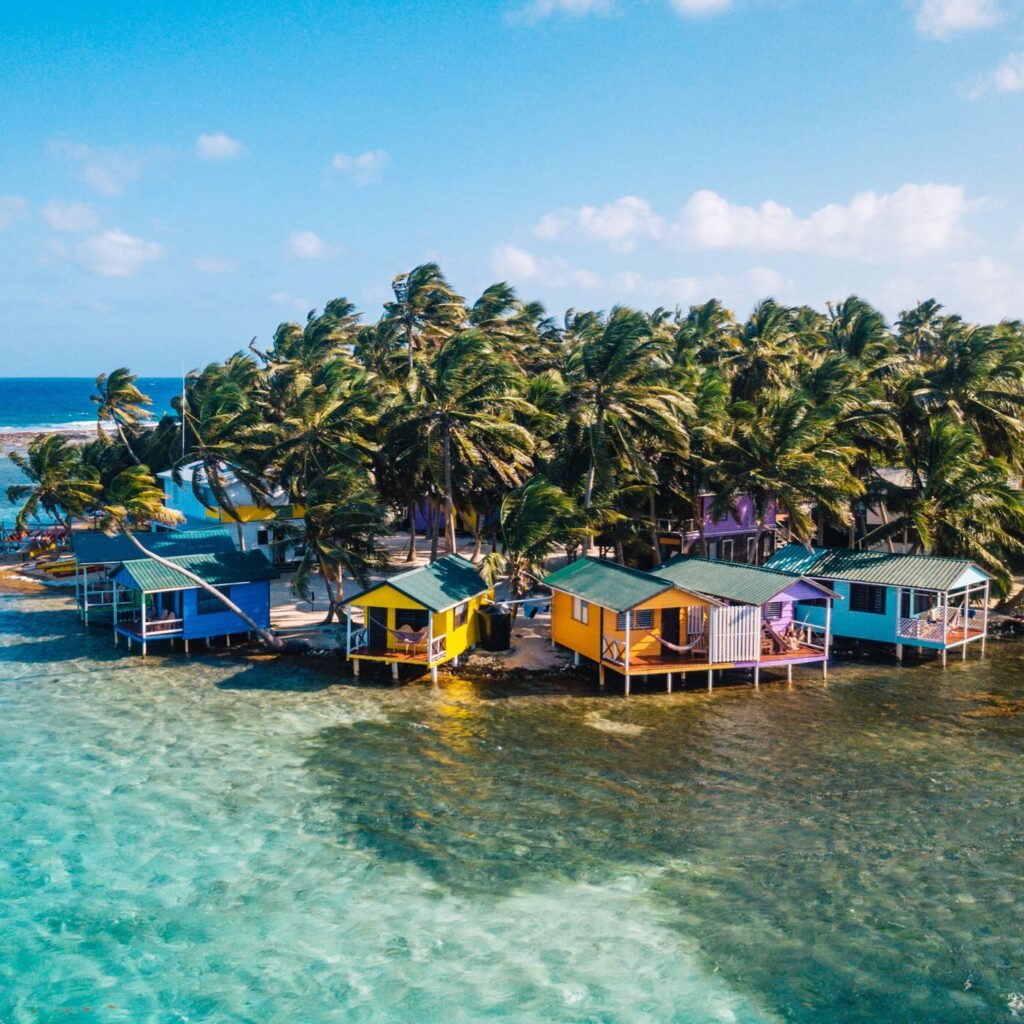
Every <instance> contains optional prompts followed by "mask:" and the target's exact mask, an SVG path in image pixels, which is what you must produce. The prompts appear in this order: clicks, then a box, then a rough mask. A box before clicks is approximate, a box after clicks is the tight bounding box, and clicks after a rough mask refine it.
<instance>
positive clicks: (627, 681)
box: [626, 672, 629, 697]
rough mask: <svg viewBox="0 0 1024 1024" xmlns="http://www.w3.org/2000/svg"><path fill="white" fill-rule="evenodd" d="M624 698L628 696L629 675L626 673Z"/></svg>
mask: <svg viewBox="0 0 1024 1024" xmlns="http://www.w3.org/2000/svg"><path fill="white" fill-rule="evenodd" d="M626 696H627V697H628V696H629V673H628V672H627V673H626Z"/></svg>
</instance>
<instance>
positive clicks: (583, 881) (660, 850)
mask: <svg viewBox="0 0 1024 1024" xmlns="http://www.w3.org/2000/svg"><path fill="white" fill-rule="evenodd" d="M56 603H58V602H55V601H54V599H52V598H47V599H27V598H3V597H0V631H2V632H0V643H2V644H3V647H2V648H0V711H2V718H0V772H2V776H3V778H4V780H5V781H4V796H3V799H2V801H0V1021H4V1022H6V1021H8V1020H11V1021H16V1022H22V1021H39V1020H50V1019H53V1020H56V1019H57V1018H58V1016H59V1017H61V1019H63V1018H64V1016H65V1015H66V1011H69V1010H71V1011H74V1012H75V1013H84V1012H85V1011H84V1010H83V1007H85V1006H88V1007H89V1008H90V1009H89V1011H88V1012H89V1014H90V1019H96V1020H111V1021H113V1020H117V1021H132V1022H138V1021H159V1022H164V1021H177V1020H204V1021H232V1022H234V1021H270V1020H282V1019H295V1020H302V1021H309V1022H313V1024H319V1022H321V1021H323V1022H328V1021H330V1022H333V1021H394V1020H402V1021H467V1022H468V1021H479V1020H488V1019H494V1020H515V1021H526V1022H530V1021H538V1022H539V1021H595V1022H596V1021H607V1022H612V1021H614V1022H633V1021H643V1022H648V1021H649V1022H652V1024H654V1022H659V1024H660V1022H666V1021H674V1022H680V1024H687V1022H703V1021H723V1022H724V1021H730V1022H737V1021H739V1022H745V1021H773V1020H775V1021H779V1020H786V1021H805V1022H810V1021H814V1022H831V1021H851V1022H854V1021H856V1022H869V1021H871V1022H874V1021H890V1020H907V1021H919V1020H920V1021H924V1020H927V1021H929V1022H954V1021H956V1022H959V1021H968V1022H970V1021H978V1022H981V1021H986V1022H989V1021H997V1022H998V1021H1012V1020H1014V1019H1016V1018H1015V1015H1016V1014H1024V996H1022V995H1021V993H1024V929H1022V928H1021V926H1020V922H1021V920H1022V911H1024V888H1022V886H1021V874H1022V871H1024V850H1022V840H1024V780H1022V778H1021V773H1020V770H1019V763H1020V751H1021V741H1022V738H1024V716H1022V714H1021V711H1022V710H1024V690H1022V688H1021V686H1020V668H1021V659H1022V653H1024V652H1022V651H1021V649H1020V648H1018V647H1016V646H1013V645H1010V644H1005V645H995V646H994V648H993V649H992V653H991V655H990V657H989V658H988V659H987V660H986V661H985V662H984V663H980V662H978V661H976V660H971V661H969V662H967V663H966V664H961V663H959V662H956V663H953V664H952V665H951V667H950V668H949V669H948V670H947V671H946V672H942V671H941V670H939V669H938V668H935V667H931V666H928V667H922V668H919V669H912V668H906V669H902V668H896V667H894V666H876V667H870V668H864V667H861V666H858V667H849V668H839V669H837V670H836V671H835V672H834V673H833V678H832V680H831V682H830V685H829V686H828V687H827V688H826V687H824V686H822V684H821V682H820V679H818V678H817V677H816V676H815V675H812V674H808V676H807V677H806V682H802V683H800V682H798V684H797V685H796V686H795V687H794V688H792V689H787V688H785V687H784V686H778V687H763V688H762V690H761V691H760V692H758V693H754V692H753V691H751V690H749V689H747V688H742V689H739V688H738V689H731V690H730V689H720V690H717V691H716V692H715V694H714V695H712V696H710V697H709V696H708V695H707V694H706V693H703V692H691V693H683V694H675V695H671V696H668V695H665V694H657V695H650V696H641V697H637V698H633V699H631V700H629V701H626V700H623V699H622V698H617V697H607V698H605V697H600V696H598V695H597V694H595V693H590V692H577V693H572V694H567V693H564V692H559V691H557V690H554V689H546V688H545V687H544V686H543V685H540V684H538V683H537V682H536V681H530V682H528V683H524V686H523V687H522V689H519V688H516V689H515V690H514V691H512V692H509V690H508V689H507V688H503V687H501V686H499V685H498V684H488V685H474V684H473V683H470V682H467V681H464V680H450V681H447V682H446V683H444V684H443V685H441V686H438V687H433V688H432V687H430V686H429V685H411V686H405V687H401V688H395V689H391V688H358V687H353V686H349V685H325V683H330V682H332V681H333V675H332V674H331V672H330V669H329V668H324V669H317V670H315V671H314V670H311V669H304V668H300V667H297V666H295V665H289V664H287V663H277V664H274V663H268V664H258V665H246V664H239V663H233V662H228V661H218V660H216V659H203V658H197V659H193V660H191V661H188V662H186V661H184V659H182V658H180V657H168V658H161V657H157V658H151V659H148V660H147V662H145V663H143V662H142V661H141V660H140V659H137V658H133V659H128V658H126V657H124V656H123V655H116V656H115V655H114V654H113V653H112V649H111V648H110V645H109V643H108V641H107V637H106V636H104V635H102V634H93V635H91V636H89V637H86V638H84V639H83V637H82V634H81V633H80V632H79V631H78V629H77V623H76V621H75V620H74V619H73V617H72V616H70V615H69V614H67V613H66V612H62V611H53V610H52V609H53V607H54V606H55V604H56ZM32 611H35V612H37V613H36V614H27V612H32Z"/></svg>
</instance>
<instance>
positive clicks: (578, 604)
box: [572, 597, 589, 625]
mask: <svg viewBox="0 0 1024 1024" xmlns="http://www.w3.org/2000/svg"><path fill="white" fill-rule="evenodd" d="M588 609H589V605H588V604H587V602H586V601H584V600H583V598H582V597H574V598H573V599H572V617H573V618H574V619H575V620H576V621H577V622H582V623H583V624H584V625H586V624H587V622H588V621H589V615H588Z"/></svg>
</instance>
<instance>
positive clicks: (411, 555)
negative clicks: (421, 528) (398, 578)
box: [405, 501, 416, 562]
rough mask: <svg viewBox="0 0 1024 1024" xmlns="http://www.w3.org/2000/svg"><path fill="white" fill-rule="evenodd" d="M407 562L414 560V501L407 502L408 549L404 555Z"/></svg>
mask: <svg viewBox="0 0 1024 1024" xmlns="http://www.w3.org/2000/svg"><path fill="white" fill-rule="evenodd" d="M405 560H406V561H407V562H415V561H416V503H415V501H413V502H410V503H409V551H408V553H407V554H406V556H405Z"/></svg>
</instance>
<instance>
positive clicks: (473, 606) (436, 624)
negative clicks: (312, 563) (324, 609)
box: [348, 584, 494, 664]
mask: <svg viewBox="0 0 1024 1024" xmlns="http://www.w3.org/2000/svg"><path fill="white" fill-rule="evenodd" d="M493 599H494V591H493V590H489V591H487V592H486V593H484V594H478V595H477V596H476V597H473V598H470V599H469V609H468V617H467V621H466V624H465V625H463V626H460V627H459V628H458V629H456V628H455V626H454V622H455V609H454V608H449V609H448V610H447V611H443V612H432V613H431V628H432V630H433V635H434V637H435V638H436V637H439V636H444V637H445V638H446V639H445V657H444V658H443V659H442V660H441V661H439V662H436V664H442V663H443V662H445V661H450V660H451V659H452V658H457V657H458V656H459V655H460V654H463V653H465V652H466V651H468V650H469V649H470V648H471V647H472V646H473V645H474V644H476V643H478V642H479V640H480V619H479V616H478V615H477V612H478V610H479V608H480V606H481V605H482V604H484V603H485V602H486V601H491V600H493ZM348 603H349V604H353V605H358V606H359V607H360V608H363V609H364V610H365V612H366V614H367V615H368V616H369V615H372V616H373V617H374V619H375V620H376V621H380V619H379V618H378V616H380V615H381V614H384V615H386V616H387V627H388V629H392V630H393V629H397V628H398V627H397V624H396V621H395V612H396V611H397V610H398V609H413V610H419V611H426V609H425V608H424V607H423V605H422V604H420V603H419V602H417V601H413V600H412V599H411V598H409V597H406V595H405V594H403V593H402V592H401V591H399V590H395V588H394V587H389V586H387V585H386V584H385V585H384V586H382V587H378V588H377V589H376V590H374V591H373V592H372V593H370V594H367V595H366V597H365V598H357V599H356V600H354V601H349V602H348ZM388 646H389V647H391V648H394V649H400V648H401V646H402V645H401V644H400V643H399V642H398V641H397V640H396V639H395V638H394V637H393V636H391V635H390V634H388Z"/></svg>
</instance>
